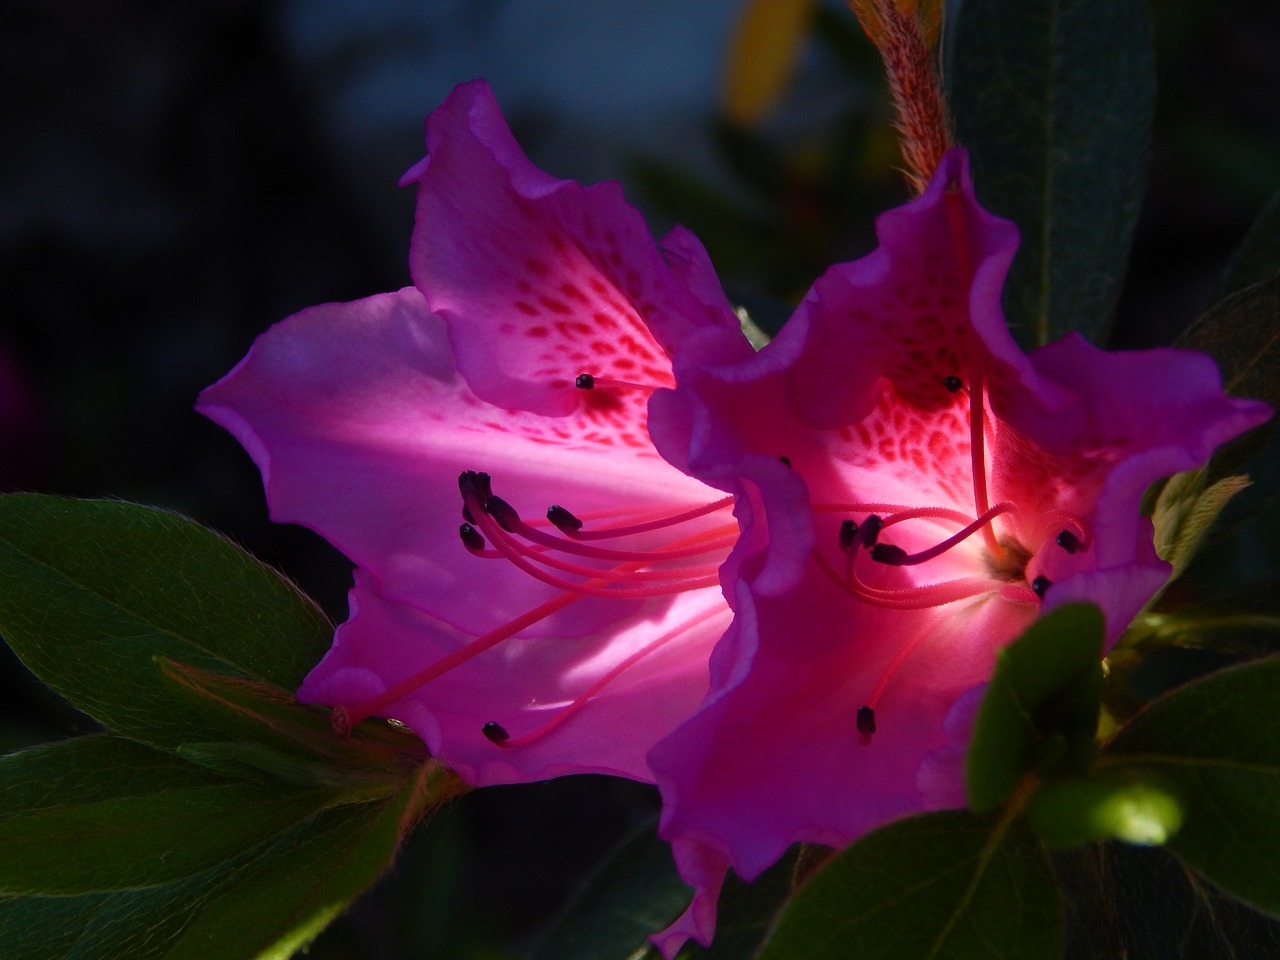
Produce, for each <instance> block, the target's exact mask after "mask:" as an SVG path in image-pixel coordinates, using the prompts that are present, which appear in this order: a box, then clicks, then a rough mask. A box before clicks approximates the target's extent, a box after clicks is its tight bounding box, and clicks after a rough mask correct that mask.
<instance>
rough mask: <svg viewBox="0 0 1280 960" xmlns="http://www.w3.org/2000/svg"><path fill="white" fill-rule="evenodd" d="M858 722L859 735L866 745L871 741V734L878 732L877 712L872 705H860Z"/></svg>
mask: <svg viewBox="0 0 1280 960" xmlns="http://www.w3.org/2000/svg"><path fill="white" fill-rule="evenodd" d="M856 723H857V726H858V737H859V739H861V740H862V745H863V746H864V747H865V746H867V745H868V744H870V743H871V735H872V734H873V733H875V732H876V712H875V711H874V710H873V709H871V708H870V707H859V708H858V718H857V720H856Z"/></svg>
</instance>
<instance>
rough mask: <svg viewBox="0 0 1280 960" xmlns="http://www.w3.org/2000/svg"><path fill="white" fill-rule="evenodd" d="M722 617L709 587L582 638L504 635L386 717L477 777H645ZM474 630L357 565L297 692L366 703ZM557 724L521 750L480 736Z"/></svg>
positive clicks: (701, 669) (703, 679)
mask: <svg viewBox="0 0 1280 960" xmlns="http://www.w3.org/2000/svg"><path fill="white" fill-rule="evenodd" d="M728 618H729V613H728V609H727V608H726V607H725V604H724V599H723V597H722V596H721V595H720V591H719V589H718V588H710V589H704V590H698V591H692V592H689V593H686V594H682V595H680V596H679V597H677V598H676V599H675V600H674V601H673V602H672V603H671V604H670V605H669V607H668V608H667V609H666V610H664V611H662V612H660V613H658V614H656V615H654V616H651V617H642V616H637V617H634V618H630V619H626V620H622V621H620V622H617V623H614V624H612V625H611V629H610V630H608V631H602V632H600V633H597V634H595V635H592V636H589V637H581V638H564V637H557V636H539V637H534V638H520V639H513V640H508V641H505V642H504V643H503V644H502V645H501V646H500V647H497V648H494V649H490V650H488V651H486V652H485V653H482V654H480V655H478V656H477V657H475V658H474V659H472V660H470V661H468V662H466V663H464V664H462V665H461V666H458V667H456V668H454V669H453V670H450V671H449V672H447V673H446V674H444V675H443V676H441V677H439V678H438V679H435V680H433V681H432V682H431V683H430V684H429V685H426V686H424V687H421V688H418V689H416V690H414V691H412V692H411V693H409V694H408V695H406V696H404V697H402V698H401V699H399V700H397V701H394V702H393V703H391V704H389V705H388V706H387V707H386V708H385V709H383V710H381V711H380V714H382V715H385V716H389V717H393V718H395V719H397V720H400V721H401V722H403V723H404V724H406V725H407V726H409V727H410V728H411V729H412V730H413V731H414V732H415V733H416V734H418V736H420V737H421V738H422V739H423V741H424V742H425V743H426V744H427V746H428V747H429V748H430V750H431V752H432V754H434V755H435V756H437V757H439V758H440V759H441V760H443V761H444V762H445V763H447V764H448V765H449V766H450V767H451V768H452V769H453V770H455V771H456V772H457V773H458V774H459V775H460V776H461V777H462V778H463V779H465V780H466V781H467V782H468V783H470V784H472V785H473V786H485V785H489V784H494V783H521V782H526V781H530V780H543V779H547V778H550V777H555V776H563V775H565V774H574V773H605V774H614V775H617V776H624V777H630V778H633V779H637V780H649V779H651V776H652V775H651V774H650V773H649V772H648V766H647V763H646V761H645V754H646V753H647V751H648V750H649V748H650V747H651V746H652V745H653V743H654V742H655V741H656V740H658V739H660V738H661V737H662V736H663V735H664V734H666V733H667V732H669V731H670V730H671V729H672V728H674V727H675V726H676V724H677V723H678V722H679V721H680V720H682V719H683V718H684V717H686V716H687V715H688V714H689V713H690V712H691V711H692V710H693V709H694V708H695V707H696V706H697V704H698V701H699V700H700V699H701V698H702V696H703V694H704V693H705V691H706V685H707V670H706V654H705V651H706V650H707V649H709V648H710V646H711V645H712V644H713V643H714V642H715V639H716V638H717V637H718V636H719V635H720V633H721V632H722V631H723V630H724V627H725V625H726V623H727V621H728ZM668 633H675V634H676V635H675V636H673V637H672V638H671V639H670V641H669V642H666V643H663V644H661V645H660V646H659V647H658V649H656V650H654V651H653V652H652V653H650V654H649V655H647V656H644V657H642V658H641V659H639V660H637V661H636V662H635V663H634V664H633V665H631V666H629V667H627V669H625V670H623V671H622V672H620V673H618V675H617V676H616V678H614V679H612V680H609V682H607V683H605V684H604V685H603V686H602V687H600V689H599V690H598V691H597V692H596V693H594V694H593V695H591V696H590V697H589V699H588V700H587V701H586V702H585V704H584V705H582V706H581V707H580V708H579V709H576V710H570V705H571V704H572V703H573V701H574V698H575V697H578V696H579V695H580V694H582V693H583V692H584V691H587V690H588V689H589V688H591V687H592V686H593V685H595V684H596V683H597V682H598V681H600V680H601V679H602V678H606V676H607V675H608V674H610V672H611V671H612V670H613V669H614V668H616V667H617V666H618V665H619V664H621V663H622V662H623V661H625V660H627V659H628V658H629V657H630V656H632V655H634V654H635V653H636V651H638V650H641V649H643V648H644V647H645V646H646V645H652V644H653V643H654V641H656V640H660V639H661V638H662V637H663V636H664V635H665V634H668ZM469 639H470V637H468V636H467V635H465V634H462V633H460V632H459V631H458V630H456V629H454V628H452V627H450V626H448V625H447V624H444V623H442V622H440V621H439V620H436V619H435V618H433V617H431V616H429V615H427V614H425V613H423V612H422V610H421V609H419V608H418V607H416V606H411V605H409V604H407V603H401V602H397V601H394V600H388V599H385V598H384V597H382V596H381V595H380V594H379V593H378V591H377V590H376V588H375V586H374V585H373V584H372V583H371V582H370V577H368V576H367V575H365V574H364V572H363V571H361V570H357V571H356V586H355V589H354V590H352V592H351V617H350V619H349V620H348V621H347V622H346V623H344V624H343V625H342V626H341V627H340V628H339V629H338V634H337V637H336V639H335V642H334V646H333V648H332V649H331V650H330V651H329V653H328V654H327V655H326V656H325V658H324V660H322V661H321V663H320V664H319V666H317V667H316V668H315V669H314V670H313V671H312V672H311V674H310V675H309V676H308V677H307V679H306V681H305V682H304V683H303V685H302V688H301V689H300V690H299V691H298V696H299V698H300V699H301V700H302V701H303V702H310V703H325V704H334V703H344V704H345V703H358V702H361V701H364V700H368V699H370V698H372V697H375V696H377V695H378V694H380V693H382V691H384V690H386V689H387V688H388V687H390V686H391V685H392V684H394V683H396V682H397V681H399V680H401V679H403V678H404V677H406V676H409V675H411V674H413V673H414V672H415V671H416V670H418V669H420V668H422V667H425V666H428V665H430V664H432V663H434V662H436V661H437V660H439V659H440V658H441V657H443V656H445V655H447V654H449V653H451V652H452V651H454V650H456V649H458V648H459V647H461V646H463V645H464V644H465V643H466V642H467V641H468V640H469ZM566 711H569V712H568V713H566ZM557 719H560V720H562V722H560V723H559V725H555V726H552V727H551V728H550V729H549V730H547V731H546V732H545V733H543V734H542V735H540V736H537V737H535V738H534V739H533V740H532V741H531V742H530V743H529V744H527V745H525V746H521V747H519V748H518V749H503V748H501V747H498V746H496V745H495V744H493V743H491V742H490V741H489V740H488V739H486V737H485V736H484V735H483V734H482V732H481V730H482V728H483V727H484V725H485V724H486V723H489V722H491V721H492V722H496V723H498V724H500V725H501V726H502V727H503V728H504V729H505V730H506V731H507V732H508V733H509V734H510V735H511V737H513V738H519V737H523V736H526V735H528V734H530V733H532V732H534V731H537V730H540V729H542V728H544V727H546V726H547V725H548V724H551V723H553V721H556V720H557Z"/></svg>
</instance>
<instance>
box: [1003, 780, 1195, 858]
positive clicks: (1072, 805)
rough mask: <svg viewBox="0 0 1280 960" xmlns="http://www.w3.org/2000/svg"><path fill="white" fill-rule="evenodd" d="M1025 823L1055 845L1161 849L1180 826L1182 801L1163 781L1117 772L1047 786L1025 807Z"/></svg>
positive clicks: (1040, 789)
mask: <svg viewBox="0 0 1280 960" xmlns="http://www.w3.org/2000/svg"><path fill="white" fill-rule="evenodd" d="M1027 820H1028V821H1029V822H1030V823H1031V826H1032V829H1034V830H1035V832H1036V833H1037V834H1039V836H1040V839H1041V840H1043V841H1044V842H1045V843H1047V844H1049V845H1051V846H1058V847H1065V846H1079V845H1080V844H1084V843H1093V842H1095V841H1098V840H1111V839H1115V840H1123V841H1125V842H1126V843H1134V844H1138V845H1140V846H1159V845H1160V844H1162V843H1165V842H1166V841H1168V839H1169V837H1171V836H1172V835H1173V834H1175V833H1177V832H1178V828H1179V827H1181V826H1182V802H1181V801H1180V800H1179V799H1178V797H1177V795H1176V793H1175V792H1174V791H1173V790H1172V789H1171V788H1170V787H1169V784H1168V783H1167V782H1166V781H1165V780H1164V778H1163V777H1158V776H1151V775H1150V774H1149V773H1148V772H1147V771H1143V770H1136V769H1135V770H1123V771H1121V770H1117V771H1112V772H1110V773H1109V774H1108V775H1105V776H1103V777H1100V778H1098V779H1093V780H1059V781H1057V782H1054V783H1047V784H1044V785H1043V786H1041V787H1040V788H1039V789H1038V790H1037V791H1036V792H1035V794H1033V795H1032V797H1031V800H1030V802H1028V804H1027Z"/></svg>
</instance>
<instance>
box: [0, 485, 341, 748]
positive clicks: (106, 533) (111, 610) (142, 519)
mask: <svg viewBox="0 0 1280 960" xmlns="http://www.w3.org/2000/svg"><path fill="white" fill-rule="evenodd" d="M0 581H2V582H3V583H4V590H3V591H0V634H3V635H4V638H5V639H6V640H7V641H8V642H9V645H10V646H11V647H13V649H14V650H15V652H16V653H17V654H18V656H19V657H21V658H22V660H23V662H24V663H26V665H27V666H28V667H29V668H30V669H31V670H32V672H33V673H35V674H36V675H37V676H38V677H40V679H41V680H43V681H44V682H45V683H47V684H48V685H49V686H50V687H52V688H53V689H54V690H56V691H57V692H58V693H60V694H61V695H62V696H64V697H65V698H66V699H67V700H68V701H70V702H71V703H72V704H74V705H75V706H77V707H79V708H80V709H81V710H83V711H85V712H86V713H88V714H89V715H90V716H92V717H94V718H95V719H97V720H99V721H101V722H102V723H103V724H105V725H106V726H108V727H109V728H111V729H112V730H115V731H117V732H119V733H122V734H125V735H127V736H130V737H135V738H137V739H139V740H143V741H146V742H148V743H152V744H155V745H157V746H166V747H168V746H176V745H178V744H180V743H183V742H186V741H202V740H208V739H209V730H208V723H207V722H206V719H205V718H204V717H202V716H201V715H200V714H199V713H198V712H197V711H194V710H192V709H191V708H189V707H187V706H184V705H183V704H182V703H181V702H179V701H178V699H177V698H175V696H174V693H173V691H172V690H171V689H170V688H169V687H168V686H167V685H166V684H165V682H164V681H163V680H162V679H161V676H160V674H159V673H158V671H157V670H156V667H155V665H154V663H153V662H152V658H153V657H154V656H157V655H160V656H165V657H168V658H171V659H173V660H177V661H180V662H182V663H186V664H190V665H192V666H196V667H200V668H204V669H206V670H211V671H214V672H218V673H227V674H232V675H236V676H240V677H244V678H248V679H251V680H259V681H265V682H268V683H271V684H274V685H276V686H279V687H283V688H285V689H292V688H293V687H295V686H296V685H297V684H298V683H299V682H300V680H301V678H302V676H303V675H304V674H305V673H306V671H307V670H308V669H310V668H311V667H312V666H314V665H315V664H316V663H317V662H318V661H319V659H320V657H321V656H322V655H323V654H324V652H325V650H326V649H327V648H328V646H329V644H330V642H331V640H332V627H331V625H330V624H329V623H328V621H327V620H326V619H325V617H324V616H323V614H321V613H320V611H319V610H318V609H317V608H316V607H315V605H314V604H312V603H311V602H310V601H309V600H307V599H306V598H305V597H303V596H302V595H301V594H300V593H299V592H298V591H297V589H296V588H295V587H293V585H292V584H290V583H289V582H288V581H286V580H285V579H283V578H282V577H281V576H280V575H279V574H277V573H275V572H274V571H272V570H270V569H269V568H268V567H266V566H264V565H263V564H261V563H259V562H258V561H257V560H255V559H253V558H252V557H250V556H249V555H248V554H246V553H244V552H243V551H242V550H240V549H239V548H237V547H236V546H234V545H233V544H232V543H230V542H229V541H228V540H226V539H224V538H223V537H221V536H219V535H218V534H216V533H214V532H212V531H210V530H206V529H204V528H203V527H201V526H199V525H198V524H196V523H193V522H192V521H190V520H187V519H184V518H183V517H179V516H177V515H175V514H172V513H167V512H165V511H162V510H155V509H150V508H147V507H140V506H136V505H134V504H128V503H118V502H114V501H89V500H67V499H63V498H59V497H48V496H37V495H26V494H22V495H19V494H14V495H9V496H3V497H0Z"/></svg>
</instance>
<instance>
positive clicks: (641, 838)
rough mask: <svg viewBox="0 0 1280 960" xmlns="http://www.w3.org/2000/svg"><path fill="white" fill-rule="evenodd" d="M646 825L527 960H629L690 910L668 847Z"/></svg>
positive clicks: (594, 876)
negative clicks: (684, 912)
mask: <svg viewBox="0 0 1280 960" xmlns="http://www.w3.org/2000/svg"><path fill="white" fill-rule="evenodd" d="M655 826H656V824H655V823H654V822H649V823H646V824H644V825H643V826H642V827H641V828H640V829H638V830H637V831H635V832H634V833H633V834H632V835H631V836H629V837H628V838H627V839H626V840H624V841H623V842H622V844H620V845H619V846H618V848H617V849H616V850H614V851H613V852H612V853H611V854H610V855H609V857H608V858H607V859H606V860H605V862H604V863H603V864H601V866H600V868H599V869H598V870H596V871H595V873H593V874H592V875H591V876H590V877H589V878H588V879H587V880H586V881H585V882H584V883H583V886H582V889H581V890H580V891H579V893H578V895H577V897H576V898H575V899H574V900H573V901H572V902H571V903H570V904H569V907H568V909H567V910H566V911H565V912H564V914H563V915H562V916H561V917H560V918H559V919H558V920H557V921H556V923H555V924H554V926H553V927H552V929H551V930H550V932H549V933H548V934H547V936H546V937H545V939H544V940H543V941H542V942H541V943H540V944H539V946H538V948H537V949H536V950H535V951H534V952H533V953H532V954H531V955H530V958H529V960H627V958H628V957H632V956H634V955H635V954H636V952H637V951H640V950H643V949H644V947H645V944H646V941H647V939H648V938H649V936H650V935H652V934H654V933H657V932H658V931H659V930H661V929H663V928H664V927H666V926H667V925H668V924H670V923H671V922H672V921H673V920H675V919H676V917H677V916H679V915H680V913H681V912H682V911H683V910H684V908H685V907H687V906H688V905H689V897H690V894H691V891H690V890H689V888H688V887H687V886H685V884H684V882H683V881H682V880H681V879H680V875H679V874H678V873H676V867H675V861H674V860H673V859H672V858H671V847H670V845H668V844H667V843H665V842H664V841H662V840H659V839H658V837H657V835H656V834H655V832H654V830H655Z"/></svg>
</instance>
